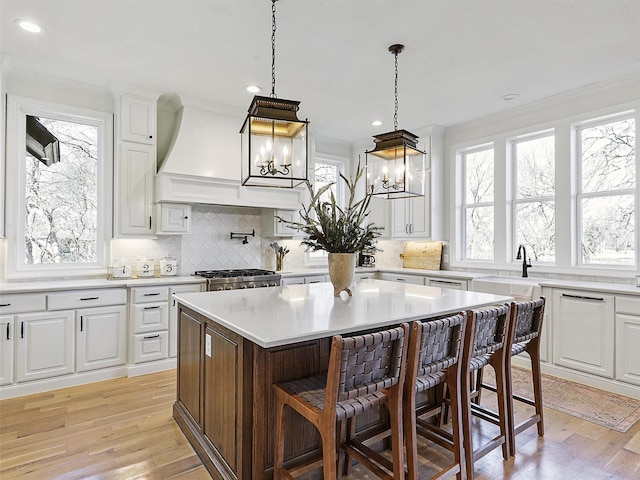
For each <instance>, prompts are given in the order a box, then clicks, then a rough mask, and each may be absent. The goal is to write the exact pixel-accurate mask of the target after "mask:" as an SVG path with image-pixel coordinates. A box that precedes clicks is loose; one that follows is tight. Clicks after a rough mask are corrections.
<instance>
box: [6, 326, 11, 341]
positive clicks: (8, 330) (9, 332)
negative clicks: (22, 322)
mask: <svg viewBox="0 0 640 480" xmlns="http://www.w3.org/2000/svg"><path fill="white" fill-rule="evenodd" d="M9 327H10V325H9V322H7V340H11V337H10V334H11V329H10V328H9Z"/></svg>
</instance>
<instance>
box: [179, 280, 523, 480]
mask: <svg viewBox="0 0 640 480" xmlns="http://www.w3.org/2000/svg"><path fill="white" fill-rule="evenodd" d="M352 291H353V296H352V297H348V298H344V299H343V298H336V297H334V296H333V286H332V285H331V284H330V283H319V284H306V285H288V286H281V287H269V288H258V289H251V290H249V289H247V290H231V291H223V292H202V293H187V294H181V295H179V296H178V297H177V299H178V302H179V328H178V329H179V337H178V346H179V351H178V395H177V397H178V398H177V401H176V403H175V405H174V418H175V419H176V421H177V423H178V425H179V426H180V427H181V428H182V430H183V432H184V433H185V435H186V436H187V438H188V440H189V441H190V443H191V444H192V445H193V447H194V448H195V450H196V451H197V452H198V454H199V456H200V457H201V459H202V460H203V463H204V464H205V466H206V467H207V469H208V470H209V472H210V473H211V474H212V475H213V476H214V478H231V479H238V478H240V479H249V478H254V479H263V478H271V476H272V462H273V442H274V438H273V432H274V430H273V425H274V420H275V418H274V417H275V412H274V404H273V395H272V388H271V385H272V384H273V383H275V382H283V381H287V380H292V379H295V378H302V377H306V376H310V375H314V374H316V373H318V372H321V371H323V370H326V367H327V364H328V359H329V350H330V342H331V337H332V336H333V335H336V334H342V335H352V334H356V333H358V332H363V331H368V330H375V329H382V328H385V327H389V326H395V325H397V324H399V323H401V322H411V321H413V320H426V319H429V318H436V317H441V316H443V315H448V314H451V313H456V312H459V311H462V310H469V309H473V308H478V307H483V306H487V305H493V304H502V303H505V302H508V301H510V300H512V299H511V297H506V296H498V295H491V294H486V293H478V292H468V291H462V290H453V289H445V288H438V287H428V286H422V285H411V284H403V283H395V282H387V281H381V280H360V281H357V282H355V284H354V286H353V288H352ZM291 420H292V421H288V422H287V428H289V429H290V432H288V433H289V435H292V436H289V435H287V438H296V440H297V441H296V442H292V443H294V444H293V445H289V446H288V447H287V451H286V452H285V458H298V457H305V456H309V455H315V454H317V453H318V449H319V447H320V443H319V439H318V436H317V433H316V432H315V429H314V428H313V426H312V425H311V424H309V423H305V422H304V420H302V419H291ZM380 421H381V419H380V417H379V415H378V413H377V412H376V413H374V414H373V415H371V416H369V417H366V418H362V419H359V421H358V425H357V429H358V430H361V429H365V428H369V427H371V426H372V425H375V424H378V423H379V422H380Z"/></svg>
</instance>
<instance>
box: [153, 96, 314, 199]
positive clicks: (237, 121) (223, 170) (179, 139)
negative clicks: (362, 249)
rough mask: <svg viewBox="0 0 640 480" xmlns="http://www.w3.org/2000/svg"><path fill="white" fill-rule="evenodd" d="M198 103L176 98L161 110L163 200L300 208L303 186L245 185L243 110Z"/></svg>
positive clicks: (159, 181) (159, 194) (158, 192)
mask: <svg viewBox="0 0 640 480" xmlns="http://www.w3.org/2000/svg"><path fill="white" fill-rule="evenodd" d="M193 103H195V102H189V104H186V102H184V104H183V102H182V101H181V100H180V99H178V98H177V97H174V98H172V99H171V100H170V102H169V103H167V104H164V105H162V106H159V108H158V112H159V113H158V137H159V138H160V139H164V141H162V140H161V141H160V144H159V146H158V151H159V156H161V157H162V158H159V160H158V174H157V175H156V188H155V199H156V201H157V202H178V203H205V204H216V205H236V206H247V207H266V208H283V209H293V210H297V209H299V208H300V205H301V203H302V200H303V193H304V190H305V189H304V187H303V186H302V187H298V188H295V189H284V188H264V187H243V186H241V185H240V175H241V164H240V162H241V161H242V159H241V152H240V133H239V132H240V127H241V126H242V122H243V120H244V116H242V115H241V114H240V112H238V113H235V112H234V113H229V112H221V111H219V110H218V109H217V110H213V109H209V108H206V107H205V108H203V107H201V106H194V105H193ZM168 105H169V106H170V108H168ZM167 139H168V141H167ZM165 149H166V154H164V155H163V153H162V150H165Z"/></svg>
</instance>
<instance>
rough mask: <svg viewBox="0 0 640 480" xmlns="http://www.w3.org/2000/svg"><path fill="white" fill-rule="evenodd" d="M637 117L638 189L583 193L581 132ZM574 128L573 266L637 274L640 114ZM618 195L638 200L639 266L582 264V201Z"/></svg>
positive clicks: (625, 113) (629, 112) (594, 119)
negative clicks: (639, 122) (639, 115)
mask: <svg viewBox="0 0 640 480" xmlns="http://www.w3.org/2000/svg"><path fill="white" fill-rule="evenodd" d="M630 117H633V118H634V119H635V126H636V138H635V140H636V159H635V163H636V186H635V188H625V189H620V190H607V191H604V192H583V191H582V148H581V146H582V142H581V141H580V139H581V135H578V131H579V130H583V129H585V128H591V127H595V126H598V125H603V124H605V123H610V122H615V121H618V120H623V119H626V118H630ZM571 128H572V141H573V142H574V152H575V155H574V158H573V163H574V165H575V168H574V170H575V172H576V174H575V178H574V185H575V195H574V196H575V201H574V202H573V208H574V212H575V219H576V220H575V226H574V238H575V241H574V242H573V245H572V246H573V249H574V251H573V255H572V257H573V264H574V266H575V267H576V268H579V269H587V268H593V269H596V270H597V269H602V270H604V269H612V268H614V269H618V270H620V271H636V270H638V265H640V254H639V253H640V252H639V251H638V249H639V248H640V246H639V242H638V211H637V210H638V198H640V197H639V195H638V193H637V192H638V183H639V182H638V158H637V156H638V153H637V152H638V131H639V127H638V110H637V109H636V111H634V110H626V111H618V112H616V113H613V114H608V115H600V116H594V117H592V118H590V119H588V120H583V121H580V122H575V123H573V124H572V126H571ZM618 195H632V196H633V200H634V204H635V218H634V221H635V225H634V228H635V233H636V234H635V245H634V249H635V252H634V254H635V264H634V265H610V264H602V263H584V262H583V260H582V253H581V246H582V221H583V218H582V208H581V204H582V200H584V199H587V198H602V197H610V196H618Z"/></svg>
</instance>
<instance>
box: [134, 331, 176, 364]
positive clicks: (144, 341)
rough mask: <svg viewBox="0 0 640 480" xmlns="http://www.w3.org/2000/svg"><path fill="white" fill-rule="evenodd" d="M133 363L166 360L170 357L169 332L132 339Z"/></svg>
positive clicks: (143, 335)
mask: <svg viewBox="0 0 640 480" xmlns="http://www.w3.org/2000/svg"><path fill="white" fill-rule="evenodd" d="M131 340H132V341H131V361H132V363H144V362H153V361H154V360H164V359H165V358H167V357H168V355H169V332H168V331H167V330H164V331H162V332H154V333H148V334H138V335H133V336H132V338H131Z"/></svg>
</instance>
